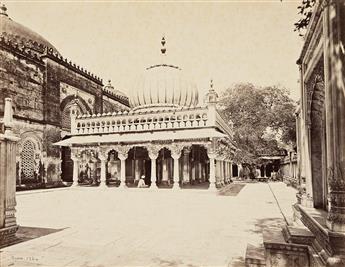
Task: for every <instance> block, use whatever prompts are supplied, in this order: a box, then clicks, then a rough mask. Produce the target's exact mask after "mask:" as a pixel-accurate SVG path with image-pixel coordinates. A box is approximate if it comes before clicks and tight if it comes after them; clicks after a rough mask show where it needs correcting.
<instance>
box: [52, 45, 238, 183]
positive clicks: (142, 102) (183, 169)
mask: <svg viewBox="0 0 345 267" xmlns="http://www.w3.org/2000/svg"><path fill="white" fill-rule="evenodd" d="M161 53H162V57H161V61H162V62H161V63H160V64H157V65H152V66H149V67H147V68H146V69H145V70H144V72H143V75H142V77H143V78H142V80H140V81H139V82H138V83H137V84H138V85H140V86H138V87H137V88H133V90H132V97H131V109H130V110H129V111H125V112H114V113H110V112H109V113H103V114H99V115H92V116H91V115H88V114H82V113H80V112H79V111H78V110H77V106H76V105H75V106H74V108H73V109H71V138H69V139H65V140H62V141H61V142H58V143H56V145H60V146H69V147H71V149H72V156H73V157H72V158H73V162H74V168H73V170H74V172H73V183H74V184H75V185H78V184H91V185H98V184H99V183H100V186H106V185H111V184H114V185H117V186H120V187H131V186H137V185H138V183H139V180H140V178H143V179H144V180H145V185H146V186H150V187H151V188H157V187H172V188H179V187H184V186H191V185H192V186H193V185H202V184H204V185H207V186H208V185H209V187H210V188H211V189H215V188H216V187H219V186H222V185H224V184H226V183H229V182H230V178H231V177H232V162H231V159H232V156H233V152H234V150H235V147H234V146H233V145H232V143H231V142H232V141H231V137H232V128H231V127H230V126H229V123H230V122H225V121H224V120H223V119H222V117H221V116H220V114H219V113H218V112H217V110H216V104H217V98H218V95H217V93H216V92H215V90H214V89H213V84H212V83H211V86H210V89H209V91H208V93H207V95H206V96H205V101H204V103H201V104H199V96H198V90H197V88H196V86H195V85H194V84H193V82H191V81H190V80H189V79H188V78H186V77H185V76H184V74H183V70H182V69H181V68H180V67H179V66H176V65H171V64H168V62H166V61H167V58H166V49H165V39H164V38H163V39H162V49H161Z"/></svg>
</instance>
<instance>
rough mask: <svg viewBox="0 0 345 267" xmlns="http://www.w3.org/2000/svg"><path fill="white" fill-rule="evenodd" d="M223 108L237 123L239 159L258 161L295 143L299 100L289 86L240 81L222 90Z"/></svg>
mask: <svg viewBox="0 0 345 267" xmlns="http://www.w3.org/2000/svg"><path fill="white" fill-rule="evenodd" d="M219 108H220V110H221V113H222V115H223V117H224V118H225V120H227V121H228V122H229V123H230V122H231V123H233V129H234V141H235V143H236V146H237V148H238V150H237V153H236V154H235V159H234V160H235V161H237V162H242V163H248V164H256V163H258V162H259V158H260V156H262V155H277V154H281V153H282V151H283V150H284V149H286V148H287V147H288V146H290V147H291V146H294V143H295V138H296V132H295V116H294V112H295V108H296V103H295V102H294V101H293V100H292V99H291V98H290V96H289V93H288V91H287V90H286V89H284V88H280V87H278V86H269V87H258V86H255V85H253V84H250V83H240V84H236V85H234V86H233V87H231V88H228V89H227V90H225V91H224V92H223V93H222V94H221V96H220V101H219Z"/></svg>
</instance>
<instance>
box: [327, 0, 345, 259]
mask: <svg viewBox="0 0 345 267" xmlns="http://www.w3.org/2000/svg"><path fill="white" fill-rule="evenodd" d="M324 12H325V16H324V19H325V20H324V27H325V36H326V37H325V38H326V39H325V40H327V42H326V45H325V47H324V57H325V85H326V86H325V106H326V136H327V167H328V171H327V172H328V173H327V179H328V187H329V197H328V217H327V226H328V228H329V229H330V230H332V231H336V232H343V233H344V232H345V174H344V173H345V172H344V170H345V85H344V80H345V74H344V66H345V57H344V46H343V44H344V43H345V33H344V29H343V28H344V21H345V5H344V1H332V4H330V5H327V6H326V7H325V9H324ZM342 248H343V251H344V246H342ZM343 253H344V252H343Z"/></svg>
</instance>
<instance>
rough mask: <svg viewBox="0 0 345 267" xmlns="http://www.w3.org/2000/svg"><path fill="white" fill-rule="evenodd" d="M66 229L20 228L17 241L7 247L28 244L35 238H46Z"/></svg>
mask: <svg viewBox="0 0 345 267" xmlns="http://www.w3.org/2000/svg"><path fill="white" fill-rule="evenodd" d="M64 229H66V228H62V229H52V228H40V227H28V226H19V228H18V231H17V233H16V237H15V239H14V240H13V242H11V243H10V244H9V245H7V246H6V247H9V246H13V245H16V244H19V243H22V242H26V241H29V240H32V239H35V238H39V237H42V236H46V235H49V234H53V233H56V232H59V231H62V230H64ZM0 248H4V247H0Z"/></svg>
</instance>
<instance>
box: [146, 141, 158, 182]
mask: <svg viewBox="0 0 345 267" xmlns="http://www.w3.org/2000/svg"><path fill="white" fill-rule="evenodd" d="M148 151H149V157H150V159H151V186H150V188H151V189H158V186H157V170H156V161H157V158H158V152H159V149H158V148H157V147H153V146H152V147H149V149H148Z"/></svg>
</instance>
